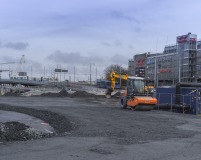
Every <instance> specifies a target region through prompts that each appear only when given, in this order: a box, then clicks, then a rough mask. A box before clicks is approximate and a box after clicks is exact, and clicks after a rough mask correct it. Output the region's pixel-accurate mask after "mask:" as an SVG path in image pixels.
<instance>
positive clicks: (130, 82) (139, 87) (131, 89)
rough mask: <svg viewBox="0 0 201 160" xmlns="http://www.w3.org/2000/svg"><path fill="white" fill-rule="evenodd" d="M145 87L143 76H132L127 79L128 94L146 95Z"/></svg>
mask: <svg viewBox="0 0 201 160" xmlns="http://www.w3.org/2000/svg"><path fill="white" fill-rule="evenodd" d="M144 87H145V83H144V79H143V78H140V77H134V78H131V77H130V78H128V79H127V95H128V96H137V95H138V96H139V95H145V90H144Z"/></svg>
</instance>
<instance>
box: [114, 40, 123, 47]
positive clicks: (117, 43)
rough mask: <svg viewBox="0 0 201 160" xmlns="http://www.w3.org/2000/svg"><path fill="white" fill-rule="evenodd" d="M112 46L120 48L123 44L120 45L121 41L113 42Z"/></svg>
mask: <svg viewBox="0 0 201 160" xmlns="http://www.w3.org/2000/svg"><path fill="white" fill-rule="evenodd" d="M114 45H115V46H122V45H123V44H122V42H121V41H119V40H115V41H114Z"/></svg>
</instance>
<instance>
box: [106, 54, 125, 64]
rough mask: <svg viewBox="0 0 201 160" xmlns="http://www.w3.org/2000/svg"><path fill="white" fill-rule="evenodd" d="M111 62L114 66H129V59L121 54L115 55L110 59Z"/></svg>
mask: <svg viewBox="0 0 201 160" xmlns="http://www.w3.org/2000/svg"><path fill="white" fill-rule="evenodd" d="M110 62H111V63H113V64H123V65H127V64H128V57H125V56H122V55H120V54H115V55H113V56H112V57H111V58H110Z"/></svg>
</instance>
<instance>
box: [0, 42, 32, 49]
mask: <svg viewBox="0 0 201 160" xmlns="http://www.w3.org/2000/svg"><path fill="white" fill-rule="evenodd" d="M28 46H29V44H28V43H24V42H16V43H13V42H8V43H7V44H4V45H3V46H2V47H5V48H10V49H15V50H25V49H26V48H27V47H28Z"/></svg>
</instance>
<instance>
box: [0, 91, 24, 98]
mask: <svg viewBox="0 0 201 160" xmlns="http://www.w3.org/2000/svg"><path fill="white" fill-rule="evenodd" d="M3 96H12V97H19V96H20V94H19V93H12V92H7V93H5V94H4V95H3Z"/></svg>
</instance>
